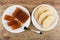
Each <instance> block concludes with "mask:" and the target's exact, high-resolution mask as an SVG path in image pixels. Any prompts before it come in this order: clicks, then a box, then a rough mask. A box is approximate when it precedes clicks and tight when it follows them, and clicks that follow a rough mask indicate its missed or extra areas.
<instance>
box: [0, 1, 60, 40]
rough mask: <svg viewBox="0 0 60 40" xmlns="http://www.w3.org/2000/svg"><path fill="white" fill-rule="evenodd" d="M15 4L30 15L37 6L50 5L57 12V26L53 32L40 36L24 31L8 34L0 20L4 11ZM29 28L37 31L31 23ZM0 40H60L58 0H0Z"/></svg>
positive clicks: (59, 2) (59, 7) (59, 5)
mask: <svg viewBox="0 0 60 40" xmlns="http://www.w3.org/2000/svg"><path fill="white" fill-rule="evenodd" d="M15 4H18V5H22V6H24V7H26V8H27V9H28V10H29V12H30V14H31V13H32V10H33V9H34V8H35V7H36V6H37V5H40V4H50V5H52V6H53V7H55V8H56V10H57V12H58V15H59V20H58V24H57V25H56V27H55V28H54V29H53V30H51V31H48V32H44V33H43V34H42V35H41V34H37V33H34V32H31V31H24V32H22V33H18V34H13V33H10V32H8V31H7V30H6V29H5V28H4V27H3V25H2V20H1V18H2V14H3V12H4V10H5V9H6V8H7V7H9V6H11V5H15ZM29 28H31V29H35V30H37V29H36V28H35V27H34V26H33V24H32V23H31V24H30V26H29ZM0 40H60V0H0Z"/></svg>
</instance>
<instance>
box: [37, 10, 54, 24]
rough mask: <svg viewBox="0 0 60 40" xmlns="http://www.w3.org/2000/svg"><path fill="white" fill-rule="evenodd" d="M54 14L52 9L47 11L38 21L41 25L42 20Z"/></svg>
mask: <svg viewBox="0 0 60 40" xmlns="http://www.w3.org/2000/svg"><path fill="white" fill-rule="evenodd" d="M50 15H53V13H52V12H51V11H46V12H44V13H42V14H41V15H40V16H39V19H38V23H39V24H40V25H41V23H42V21H43V20H44V19H45V18H46V17H47V16H50Z"/></svg>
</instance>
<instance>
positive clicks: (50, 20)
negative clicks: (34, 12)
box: [42, 16, 55, 29]
mask: <svg viewBox="0 0 60 40" xmlns="http://www.w3.org/2000/svg"><path fill="white" fill-rule="evenodd" d="M54 20H55V17H54V16H48V17H47V18H46V19H45V20H44V21H43V24H42V25H43V28H44V29H47V28H48V27H49V26H50V25H51V24H52V23H53V22H54Z"/></svg>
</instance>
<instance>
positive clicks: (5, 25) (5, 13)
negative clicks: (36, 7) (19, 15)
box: [2, 5, 30, 33]
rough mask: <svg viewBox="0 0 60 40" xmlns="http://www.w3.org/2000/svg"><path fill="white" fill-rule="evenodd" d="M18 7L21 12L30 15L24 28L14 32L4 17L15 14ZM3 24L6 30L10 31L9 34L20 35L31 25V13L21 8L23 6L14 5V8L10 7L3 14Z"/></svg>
mask: <svg viewBox="0 0 60 40" xmlns="http://www.w3.org/2000/svg"><path fill="white" fill-rule="evenodd" d="M16 7H19V8H20V9H21V10H23V11H24V12H26V13H27V14H28V15H29V18H28V20H27V21H26V22H25V23H24V24H23V25H22V27H20V28H18V29H15V30H13V29H12V28H11V27H9V26H8V25H7V21H6V20H4V16H5V15H12V13H13V12H14V10H15V9H16ZM2 24H3V26H4V27H5V29H6V30H8V31H9V32H12V33H20V32H23V31H24V26H26V27H28V26H29V25H30V13H29V11H28V10H27V9H26V8H25V7H23V6H21V5H13V6H10V7H8V8H7V9H6V10H5V11H4V13H3V15H2Z"/></svg>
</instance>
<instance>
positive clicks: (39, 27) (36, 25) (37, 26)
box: [31, 4, 58, 31]
mask: <svg viewBox="0 0 60 40" xmlns="http://www.w3.org/2000/svg"><path fill="white" fill-rule="evenodd" d="M40 6H49V7H50V9H51V10H52V12H53V14H54V16H55V21H54V22H53V23H52V25H50V27H49V28H48V29H43V28H42V26H41V25H39V24H38V23H37V21H36V20H35V18H34V12H35V11H36V10H37V8H38V7H40ZM31 17H32V23H33V25H34V26H35V27H36V28H37V29H39V30H41V31H49V30H52V29H53V28H54V27H55V26H56V24H57V22H58V13H57V11H56V9H55V8H54V7H52V6H50V5H48V4H42V5H38V6H37V7H36V8H35V9H34V10H33V11H32V16H31Z"/></svg>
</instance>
